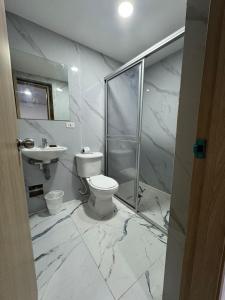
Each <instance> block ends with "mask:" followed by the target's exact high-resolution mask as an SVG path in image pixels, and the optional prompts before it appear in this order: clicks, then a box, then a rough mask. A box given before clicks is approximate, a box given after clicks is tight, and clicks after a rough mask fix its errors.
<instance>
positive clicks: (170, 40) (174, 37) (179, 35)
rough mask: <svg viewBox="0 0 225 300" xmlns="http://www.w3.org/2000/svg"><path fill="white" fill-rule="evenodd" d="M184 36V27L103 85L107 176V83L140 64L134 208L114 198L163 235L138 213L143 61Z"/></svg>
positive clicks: (105, 80) (110, 76)
mask: <svg viewBox="0 0 225 300" xmlns="http://www.w3.org/2000/svg"><path fill="white" fill-rule="evenodd" d="M184 34H185V27H182V28H180V29H179V30H177V31H175V32H174V33H172V34H171V35H169V36H168V37H166V38H164V39H163V40H161V41H160V42H158V43H156V44H155V45H153V46H152V47H150V48H149V49H147V50H146V51H144V52H142V53H141V54H139V55H138V56H136V57H135V58H133V59H131V60H130V61H128V62H127V63H125V64H124V65H122V66H121V67H119V68H118V69H117V70H115V71H114V72H112V73H110V74H109V75H107V76H106V77H105V78H104V83H105V139H104V142H105V147H104V148H105V156H104V157H105V174H106V175H108V147H107V140H108V82H109V81H110V80H111V79H113V78H115V77H117V76H119V75H121V74H122V73H124V72H126V71H127V70H129V69H130V68H132V67H134V66H136V65H138V64H140V65H141V70H140V72H139V87H138V90H139V93H138V122H137V124H138V130H137V132H138V134H137V138H138V146H137V153H136V166H137V176H136V180H135V181H136V182H135V191H134V196H135V207H133V206H132V205H131V204H128V203H127V202H126V201H125V200H124V199H122V198H121V197H119V196H118V195H115V196H116V198H118V199H119V200H120V201H122V203H123V204H125V205H126V206H128V207H129V208H131V209H132V210H134V211H135V212H136V213H138V214H139V215H140V216H141V217H143V218H144V219H145V220H147V221H148V222H149V223H151V224H153V225H154V226H156V227H157V228H158V229H159V230H161V231H163V232H164V233H165V234H167V232H166V230H165V229H164V228H162V227H161V226H160V225H158V224H157V223H155V222H154V221H152V220H151V219H149V218H148V217H146V216H145V215H144V214H143V213H141V212H139V211H138V187H139V173H140V172H139V171H140V170H139V167H140V163H139V162H140V147H141V130H142V104H143V85H144V64H145V59H146V58H147V57H149V56H151V55H153V54H154V53H156V52H158V51H159V50H161V49H163V48H165V47H166V46H168V45H170V44H172V43H174V42H175V41H177V40H179V39H180V38H182V37H183V36H184Z"/></svg>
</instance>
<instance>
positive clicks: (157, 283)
mask: <svg viewBox="0 0 225 300" xmlns="http://www.w3.org/2000/svg"><path fill="white" fill-rule="evenodd" d="M114 202H115V204H116V206H117V212H116V213H115V214H114V215H113V216H110V217H108V218H103V219H99V218H98V217H97V216H96V215H94V214H93V213H91V211H90V209H89V207H88V205H87V203H86V204H83V203H82V202H81V201H76V200H74V201H70V202H66V203H64V204H63V208H62V211H61V212H60V213H59V214H57V215H55V216H49V215H47V214H42V215H35V216H33V217H31V218H30V225H31V233H32V242H33V252H34V260H35V269H36V275H37V283H38V294H39V300H53V299H54V300H69V299H75V300H86V299H94V300H113V299H120V298H121V299H122V300H128V299H129V300H134V299H138V300H146V299H156V300H159V299H160V295H161V294H162V282H163V272H164V264H165V252H166V242H167V239H166V236H165V235H164V234H163V233H162V232H160V231H159V230H158V229H156V228H155V227H154V226H152V225H151V224H149V223H148V222H146V221H145V220H143V218H141V217H140V216H137V215H136V214H135V213H134V212H133V211H131V210H130V209H129V208H127V207H126V206H124V205H123V204H122V203H121V202H119V201H118V200H116V199H114ZM150 292H151V293H150ZM149 295H150V296H151V295H153V296H154V298H148V297H150V296H149ZM145 296H146V297H147V298H144V297H145ZM135 297H136V298H135Z"/></svg>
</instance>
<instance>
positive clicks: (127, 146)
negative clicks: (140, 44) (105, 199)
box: [106, 61, 143, 208]
mask: <svg viewBox="0 0 225 300" xmlns="http://www.w3.org/2000/svg"><path fill="white" fill-rule="evenodd" d="M142 70H143V62H142V61H141V62H139V63H137V64H135V65H134V66H132V67H130V68H129V69H125V70H124V71H123V72H121V73H119V74H117V75H116V76H115V77H113V78H110V79H109V80H106V93H107V94H106V95H107V97H106V100H107V101H106V174H107V175H108V176H110V177H112V178H114V179H115V180H117V181H118V183H119V190H118V192H117V194H116V195H117V196H118V197H119V198H120V199H121V200H123V201H125V202H126V203H127V204H129V205H131V206H132V207H133V208H136V199H137V184H138V174H139V170H138V168H139V163H138V160H139V152H140V114H141V93H142V74H143V73H142V72H143V71H142Z"/></svg>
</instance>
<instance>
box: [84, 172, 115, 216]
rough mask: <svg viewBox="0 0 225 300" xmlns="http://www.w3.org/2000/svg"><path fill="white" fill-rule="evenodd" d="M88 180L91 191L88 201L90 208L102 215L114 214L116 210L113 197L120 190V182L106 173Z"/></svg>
mask: <svg viewBox="0 0 225 300" xmlns="http://www.w3.org/2000/svg"><path fill="white" fill-rule="evenodd" d="M87 182H88V185H89V188H90V192H91V194H90V197H89V201H88V203H89V206H90V208H91V209H93V210H94V212H95V213H96V214H98V215H99V216H101V217H104V216H107V215H110V214H112V213H113V212H114V210H115V205H114V203H113V201H112V197H113V195H114V194H115V193H116V192H117V191H118V187H119V185H118V183H117V182H116V181H115V180H114V179H112V178H110V177H107V176H104V175H96V176H93V177H90V178H87Z"/></svg>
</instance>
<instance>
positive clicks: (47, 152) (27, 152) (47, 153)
mask: <svg viewBox="0 0 225 300" xmlns="http://www.w3.org/2000/svg"><path fill="white" fill-rule="evenodd" d="M66 150H67V148H66V147H62V146H57V147H45V148H41V147H34V148H30V149H27V148H24V149H22V150H21V151H22V153H23V155H24V156H26V157H29V158H33V159H36V160H41V161H43V162H44V163H49V162H50V161H51V160H52V159H55V158H59V157H60V156H61V155H62V154H63V153H64V152H66Z"/></svg>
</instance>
